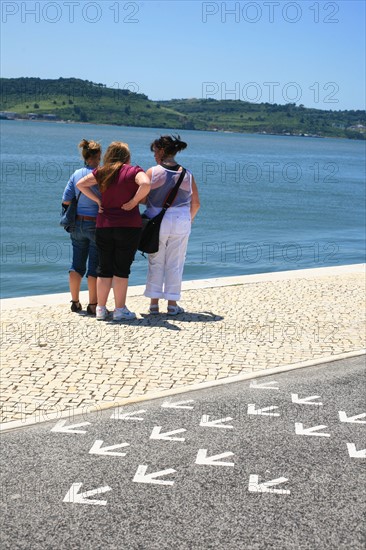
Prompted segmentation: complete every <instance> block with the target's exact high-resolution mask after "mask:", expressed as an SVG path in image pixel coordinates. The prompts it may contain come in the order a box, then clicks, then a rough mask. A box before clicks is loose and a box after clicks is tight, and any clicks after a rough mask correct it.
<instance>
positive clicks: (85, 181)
mask: <svg viewBox="0 0 366 550" xmlns="http://www.w3.org/2000/svg"><path fill="white" fill-rule="evenodd" d="M97 183H98V182H97V180H96V178H95V176H94V175H93V174H88V175H87V176H85V177H84V178H81V180H79V181H78V182H77V184H76V187H77V188H78V189H79V191H81V192H82V193H83V194H84V195H85V196H86V197H88V199H91V200H92V201H94V202H96V203H97V205H98V207H99V210H98V211H99V212H103V209H102V202H101V200H100V198H99V197H97V195H96V194H95V193H94V192H93V191H92V189H90V188H91V187H93V185H96V184H97Z"/></svg>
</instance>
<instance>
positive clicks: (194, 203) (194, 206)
mask: <svg viewBox="0 0 366 550" xmlns="http://www.w3.org/2000/svg"><path fill="white" fill-rule="evenodd" d="M200 206H201V204H200V198H199V195H198V189H197V184H196V181H195V179H194V177H193V176H192V199H191V221H192V222H193V220H194V218H195V216H196V214H197V212H198V210H199V209H200Z"/></svg>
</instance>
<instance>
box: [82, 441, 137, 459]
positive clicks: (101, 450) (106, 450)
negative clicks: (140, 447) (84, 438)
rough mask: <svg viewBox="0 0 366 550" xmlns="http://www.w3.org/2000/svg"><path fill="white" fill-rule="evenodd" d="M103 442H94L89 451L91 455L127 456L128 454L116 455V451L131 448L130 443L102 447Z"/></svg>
mask: <svg viewBox="0 0 366 550" xmlns="http://www.w3.org/2000/svg"><path fill="white" fill-rule="evenodd" d="M102 445H103V440H102V439H97V440H96V441H94V443H93V446H92V448H91V449H90V451H89V454H90V455H101V456H126V453H116V452H115V451H114V449H121V448H122V447H129V446H130V444H129V443H119V444H118V445H111V446H109V447H102Z"/></svg>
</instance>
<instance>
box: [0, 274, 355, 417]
mask: <svg viewBox="0 0 366 550" xmlns="http://www.w3.org/2000/svg"><path fill="white" fill-rule="evenodd" d="M323 272H324V271H323ZM302 273H303V274H304V275H303V278H296V279H292V278H289V279H285V280H274V281H263V282H257V283H247V284H237V285H233V286H221V287H220V286H219V287H215V288H204V289H202V288H197V289H192V290H187V291H184V293H183V300H182V302H181V303H182V305H183V306H184V307H185V309H186V311H187V313H184V314H181V315H179V316H177V317H168V316H167V315H166V314H165V313H164V314H160V315H158V316H152V315H148V314H147V313H146V312H147V307H148V300H147V299H146V298H144V297H143V296H135V297H131V298H129V299H128V306H129V308H130V309H131V310H132V311H135V312H136V313H137V316H138V318H137V319H136V320H135V321H132V322H131V321H129V322H124V323H123V322H122V323H118V324H116V323H113V322H111V321H106V322H100V321H96V320H95V318H92V317H89V316H86V315H77V314H73V313H71V312H70V310H69V303H66V304H65V303H64V304H61V305H55V306H43V307H33V308H25V309H21V310H19V309H18V310H16V311H14V310H5V311H4V312H3V313H2V320H1V339H2V370H1V387H2V409H1V412H2V414H1V420H2V422H9V421H13V420H21V421H24V419H27V418H29V417H32V416H33V417H35V418H36V417H37V415H38V419H39V420H43V419H47V415H48V414H50V413H51V412H53V413H56V412H59V411H67V410H68V409H76V408H78V409H80V408H82V407H98V406H101V405H103V406H105V405H106V404H108V403H110V404H111V405H112V404H117V403H119V402H121V401H123V400H124V399H126V398H131V397H136V396H142V395H145V394H147V393H149V394H150V393H156V392H157V391H162V390H168V389H175V388H181V387H186V386H189V385H192V384H197V383H200V382H205V381H211V380H217V379H220V378H226V377H230V376H234V375H238V374H242V373H252V372H254V371H260V370H263V369H268V368H274V367H278V366H283V365H288V364H292V363H298V362H301V361H306V360H311V359H318V358H324V357H333V356H337V355H339V354H342V353H345V352H351V351H357V350H362V348H364V346H365V341H364V335H365V296H364V288H365V277H364V275H363V274H362V271H360V272H357V273H354V272H350V273H342V274H341V275H329V276H325V275H322V276H317V277H309V276H307V274H306V270H304V271H303V272H302ZM109 305H110V307H112V304H109Z"/></svg>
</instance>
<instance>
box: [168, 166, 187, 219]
mask: <svg viewBox="0 0 366 550" xmlns="http://www.w3.org/2000/svg"><path fill="white" fill-rule="evenodd" d="M186 172H187V170H186V169H185V168H182V172H181V174H180V176H179V179H178V181H177V183H176V184H175V186H174V187H173V189H172V190H171V191H170V193H169V195H168V196H167V198H166V199H165V202H164V204H163V210H167V209H168V208H169V207H170V206H171V205H172V204H173V202H174V199H175V197H176V196H177V193H178V189H179V186H180V184H181V183H182V181H183V180H184V176H185V175H186Z"/></svg>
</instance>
